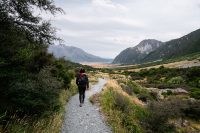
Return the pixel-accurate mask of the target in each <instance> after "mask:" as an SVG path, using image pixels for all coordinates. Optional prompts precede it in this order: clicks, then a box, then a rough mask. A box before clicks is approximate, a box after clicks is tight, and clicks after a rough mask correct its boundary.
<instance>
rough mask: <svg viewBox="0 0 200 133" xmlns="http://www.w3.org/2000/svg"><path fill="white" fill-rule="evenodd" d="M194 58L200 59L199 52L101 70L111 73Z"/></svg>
mask: <svg viewBox="0 0 200 133" xmlns="http://www.w3.org/2000/svg"><path fill="white" fill-rule="evenodd" d="M195 59H197V60H200V53H199V52H196V53H192V54H188V55H184V56H180V57H175V58H170V59H165V60H158V61H154V62H147V63H142V64H138V65H135V66H127V67H126V65H127V64H126V65H121V66H120V67H114V68H107V69H102V71H104V72H108V73H113V72H114V70H115V71H116V70H118V72H120V71H121V70H124V71H126V70H130V69H138V68H145V67H150V66H156V65H162V64H168V63H173V62H178V61H184V60H189V61H191V60H195Z"/></svg>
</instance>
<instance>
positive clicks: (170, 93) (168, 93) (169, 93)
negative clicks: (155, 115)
mask: <svg viewBox="0 0 200 133" xmlns="http://www.w3.org/2000/svg"><path fill="white" fill-rule="evenodd" d="M162 95H163V96H164V97H167V96H170V95H173V92H172V91H171V90H167V92H162Z"/></svg>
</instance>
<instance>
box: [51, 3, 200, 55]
mask: <svg viewBox="0 0 200 133" xmlns="http://www.w3.org/2000/svg"><path fill="white" fill-rule="evenodd" d="M55 3H57V4H58V6H61V7H62V8H63V9H64V10H65V12H66V14H65V15H58V16H56V17H55V18H54V17H53V18H51V19H52V20H54V21H53V24H54V25H55V26H56V27H57V28H58V29H60V30H59V31H58V34H59V36H61V37H62V38H63V39H64V40H65V43H66V44H69V45H74V46H77V47H80V48H83V49H85V50H87V51H89V52H91V53H93V54H96V55H99V56H104V57H113V58H114V56H116V55H117V54H118V53H119V52H121V51H122V50H123V49H125V48H127V47H133V46H135V45H137V44H138V43H139V42H140V41H142V40H143V39H148V38H154V39H158V40H160V41H168V40H171V39H174V38H178V37H181V36H182V35H185V34H187V33H189V32H191V31H194V30H196V29H198V28H200V7H199V4H200V0H67V1H66V0H56V1H55ZM103 52H104V54H103Z"/></svg>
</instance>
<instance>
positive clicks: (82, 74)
mask: <svg viewBox="0 0 200 133" xmlns="http://www.w3.org/2000/svg"><path fill="white" fill-rule="evenodd" d="M82 77H83V78H84V82H80V79H81V78H82ZM76 84H77V85H78V86H79V87H86V88H89V79H88V76H87V75H86V74H85V73H79V74H78V75H77V77H76Z"/></svg>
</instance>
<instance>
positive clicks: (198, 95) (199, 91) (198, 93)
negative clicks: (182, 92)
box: [190, 88, 200, 99]
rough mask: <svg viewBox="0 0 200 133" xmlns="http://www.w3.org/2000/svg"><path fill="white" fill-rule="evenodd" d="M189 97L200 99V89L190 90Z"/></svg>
mask: <svg viewBox="0 0 200 133" xmlns="http://www.w3.org/2000/svg"><path fill="white" fill-rule="evenodd" d="M190 96H191V97H193V98H195V99H200V88H194V89H192V90H191V93H190Z"/></svg>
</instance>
